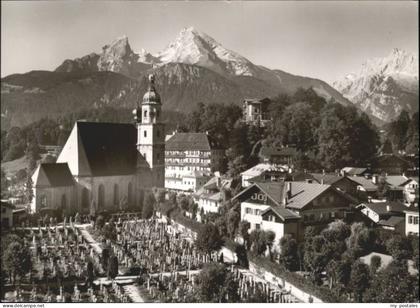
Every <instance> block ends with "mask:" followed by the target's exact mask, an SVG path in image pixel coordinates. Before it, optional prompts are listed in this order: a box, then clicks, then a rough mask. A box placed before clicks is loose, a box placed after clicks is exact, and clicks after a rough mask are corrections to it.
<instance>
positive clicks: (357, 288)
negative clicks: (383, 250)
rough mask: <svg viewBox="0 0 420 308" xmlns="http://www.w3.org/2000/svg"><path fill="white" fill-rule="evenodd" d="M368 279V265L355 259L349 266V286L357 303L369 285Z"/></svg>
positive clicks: (360, 300)
mask: <svg viewBox="0 0 420 308" xmlns="http://www.w3.org/2000/svg"><path fill="white" fill-rule="evenodd" d="M370 279H371V277H370V272H369V267H368V266H367V265H366V264H365V263H363V262H361V261H356V262H355V263H354V264H353V265H352V267H351V276H350V287H351V290H352V291H353V293H354V294H355V296H356V300H357V302H358V303H361V302H362V299H363V293H364V292H365V290H366V289H367V288H368V287H369V283H370Z"/></svg>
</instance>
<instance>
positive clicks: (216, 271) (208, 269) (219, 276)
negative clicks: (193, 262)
mask: <svg viewBox="0 0 420 308" xmlns="http://www.w3.org/2000/svg"><path fill="white" fill-rule="evenodd" d="M226 275H227V270H226V266H225V265H223V264H220V263H210V264H206V265H205V266H204V268H203V269H202V271H201V272H200V274H199V275H198V281H199V287H198V292H199V297H200V302H202V303H209V302H211V303H220V302H221V301H222V299H223V295H224V294H223V293H224V292H223V288H224V285H225V280H226Z"/></svg>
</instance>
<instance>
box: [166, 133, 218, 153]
mask: <svg viewBox="0 0 420 308" xmlns="http://www.w3.org/2000/svg"><path fill="white" fill-rule="evenodd" d="M214 149H220V147H219V145H218V144H217V142H216V140H214V139H213V138H212V137H210V136H209V135H207V134H206V133H175V134H174V135H173V136H172V137H170V138H169V139H168V140H167V141H166V145H165V150H166V151H210V150H214Z"/></svg>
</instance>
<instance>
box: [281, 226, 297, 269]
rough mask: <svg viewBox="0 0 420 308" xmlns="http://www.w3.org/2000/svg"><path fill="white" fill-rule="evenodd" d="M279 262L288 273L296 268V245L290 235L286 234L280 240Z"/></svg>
mask: <svg viewBox="0 0 420 308" xmlns="http://www.w3.org/2000/svg"><path fill="white" fill-rule="evenodd" d="M280 251H281V252H280V262H281V263H282V264H283V265H284V267H285V268H286V269H287V270H289V271H295V270H296V269H297V268H298V244H297V242H296V240H295V239H294V238H293V237H292V236H291V235H290V234H286V235H284V236H283V237H282V238H281V239H280Z"/></svg>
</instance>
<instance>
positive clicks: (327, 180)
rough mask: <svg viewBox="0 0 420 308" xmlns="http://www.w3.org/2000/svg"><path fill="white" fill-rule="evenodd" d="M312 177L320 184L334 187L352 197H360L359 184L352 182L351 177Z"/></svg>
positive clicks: (324, 174) (318, 174)
mask: <svg viewBox="0 0 420 308" xmlns="http://www.w3.org/2000/svg"><path fill="white" fill-rule="evenodd" d="M311 175H312V177H313V178H314V180H315V181H316V182H318V183H319V184H328V185H331V186H332V187H334V188H336V189H338V190H340V191H342V192H344V193H346V194H348V195H349V196H352V197H354V198H357V197H358V189H357V188H358V186H359V185H358V183H356V182H354V181H352V180H351V179H352V178H351V177H347V176H340V175H338V174H328V173H311Z"/></svg>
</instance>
